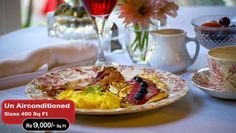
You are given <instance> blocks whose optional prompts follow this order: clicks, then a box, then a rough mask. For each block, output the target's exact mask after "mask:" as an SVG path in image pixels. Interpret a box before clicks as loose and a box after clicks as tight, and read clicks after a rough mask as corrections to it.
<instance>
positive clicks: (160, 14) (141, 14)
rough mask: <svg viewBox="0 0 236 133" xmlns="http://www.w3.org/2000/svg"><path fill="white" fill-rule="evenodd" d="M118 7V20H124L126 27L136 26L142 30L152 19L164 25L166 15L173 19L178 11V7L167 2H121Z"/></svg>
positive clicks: (130, 0)
mask: <svg viewBox="0 0 236 133" xmlns="http://www.w3.org/2000/svg"><path fill="white" fill-rule="evenodd" d="M119 6H120V15H119V18H124V23H125V24H126V25H128V24H136V25H138V26H140V27H142V28H145V27H148V26H149V25H150V24H151V23H152V21H151V20H152V19H158V20H160V21H161V22H162V23H163V24H165V22H166V18H167V17H166V15H169V16H172V17H175V16H176V15H177V10H178V6H177V5H176V4H175V3H174V2H171V1H169V0H123V1H122V2H121V3H119Z"/></svg>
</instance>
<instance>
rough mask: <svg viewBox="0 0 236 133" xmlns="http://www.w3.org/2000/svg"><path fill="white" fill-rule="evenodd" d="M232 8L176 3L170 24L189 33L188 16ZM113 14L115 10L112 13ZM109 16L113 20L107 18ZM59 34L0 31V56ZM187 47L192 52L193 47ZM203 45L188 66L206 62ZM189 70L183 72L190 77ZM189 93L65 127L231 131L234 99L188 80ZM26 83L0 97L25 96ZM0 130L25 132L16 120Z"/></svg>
mask: <svg viewBox="0 0 236 133" xmlns="http://www.w3.org/2000/svg"><path fill="white" fill-rule="evenodd" d="M235 12H236V8H235V7H234V8H228V7H227V8H226V7H181V8H180V10H179V12H178V13H179V15H178V17H177V18H175V19H173V18H170V19H168V24H169V26H170V27H173V28H181V29H184V30H186V31H187V33H188V35H189V36H194V31H193V28H192V26H191V24H190V21H191V19H192V18H194V17H198V16H202V15H210V14H218V15H219V14H222V15H235ZM113 17H115V16H113ZM111 20H117V18H115V19H111ZM59 41H61V40H60V39H56V38H50V37H48V36H47V29H46V28H45V27H30V28H27V29H23V30H19V31H15V32H12V33H9V34H6V35H4V36H1V37H0V60H3V59H6V58H9V57H10V56H13V55H16V54H20V53H23V52H27V51H30V50H33V49H37V48H40V47H43V46H46V45H48V44H50V43H51V42H59ZM189 47H190V52H191V53H193V52H194V51H193V47H192V46H189ZM106 57H107V58H108V59H109V60H111V61H113V62H117V63H119V64H127V65H133V64H132V62H131V61H130V59H129V56H128V54H127V53H122V54H111V53H106ZM206 58H207V50H206V49H204V48H202V47H201V51H200V55H199V57H198V59H197V61H196V62H195V63H194V65H192V66H191V67H189V68H188V71H190V70H196V69H199V68H202V67H205V66H206ZM190 77H191V73H190V74H187V75H185V77H184V79H186V80H189V79H190ZM189 88H190V91H189V93H188V94H187V95H186V96H185V97H184V98H183V99H182V100H180V101H178V102H176V103H174V104H172V105H169V106H167V107H163V108H161V109H156V110H152V111H147V112H142V113H136V114H129V115H118V116H83V115H76V122H75V124H73V125H72V126H71V127H70V129H69V130H68V132H81V133H94V132H96V133H97V132H99V133H110V132H113V133H127V132H136V133H156V132H159V133H189V132H191V133H235V132H236V126H235V123H236V101H229V100H222V99H217V98H213V97H211V96H209V95H207V94H205V93H204V92H202V91H201V90H199V89H198V88H196V87H194V86H193V85H192V84H191V83H190V82H189ZM24 89H25V86H20V87H16V88H9V89H6V90H1V91H0V101H2V100H4V99H18V98H19V99H24V98H27V97H26V95H25V94H24ZM0 132H4V133H8V132H17V133H18V132H24V131H23V129H22V128H21V126H20V125H18V126H16V125H4V124H3V123H2V121H1V123H0Z"/></svg>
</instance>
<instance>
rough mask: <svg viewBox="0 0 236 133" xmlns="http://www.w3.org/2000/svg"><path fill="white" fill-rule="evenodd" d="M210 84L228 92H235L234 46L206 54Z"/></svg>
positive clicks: (235, 60) (235, 49)
mask: <svg viewBox="0 0 236 133" xmlns="http://www.w3.org/2000/svg"><path fill="white" fill-rule="evenodd" d="M208 66H209V72H210V75H211V80H212V83H214V84H216V85H217V86H220V88H222V89H225V90H228V91H236V46H228V47H220V48H215V49H211V50H210V51H209V52H208Z"/></svg>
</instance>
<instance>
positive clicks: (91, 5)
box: [81, 0, 117, 65]
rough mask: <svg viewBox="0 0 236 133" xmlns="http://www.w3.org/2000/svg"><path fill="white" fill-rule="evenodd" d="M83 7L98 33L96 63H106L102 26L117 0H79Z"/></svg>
mask: <svg viewBox="0 0 236 133" xmlns="http://www.w3.org/2000/svg"><path fill="white" fill-rule="evenodd" d="M81 1H82V3H83V5H84V7H85V9H86V10H87V11H88V13H89V14H90V15H91V17H92V19H93V21H94V23H95V27H96V31H97V34H98V39H99V44H98V55H97V61H96V63H95V64H96V65H108V64H111V63H110V62H108V61H107V60H106V58H105V56H104V43H105V40H104V37H105V36H104V35H105V34H104V26H105V23H106V21H107V19H108V17H109V15H110V13H111V11H112V10H113V8H114V7H115V5H116V2H117V0H81Z"/></svg>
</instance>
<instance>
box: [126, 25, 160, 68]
mask: <svg viewBox="0 0 236 133" xmlns="http://www.w3.org/2000/svg"><path fill="white" fill-rule="evenodd" d="M125 28H126V34H127V35H126V39H125V44H126V49H127V52H128V54H129V56H130V58H131V60H132V62H133V63H136V64H143V65H145V64H148V61H149V60H150V56H151V54H152V51H153V48H154V46H155V41H154V38H152V36H151V34H150V32H153V31H155V30H157V29H158V25H150V26H149V27H146V28H139V27H137V26H134V25H128V26H126V27H125Z"/></svg>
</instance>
